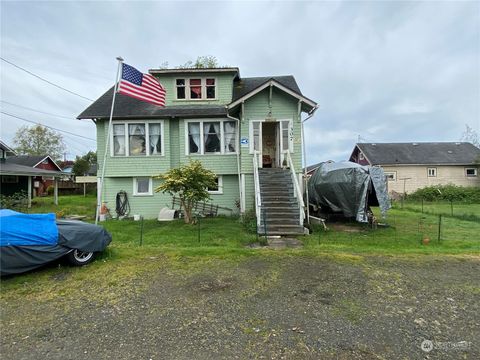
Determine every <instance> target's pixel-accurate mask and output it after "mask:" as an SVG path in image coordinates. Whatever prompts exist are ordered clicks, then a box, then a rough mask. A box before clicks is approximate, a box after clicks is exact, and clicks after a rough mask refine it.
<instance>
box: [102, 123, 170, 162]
mask: <svg viewBox="0 0 480 360" xmlns="http://www.w3.org/2000/svg"><path fill="white" fill-rule="evenodd" d="M111 144H112V145H111V153H112V156H155V155H163V122H161V121H147V122H141V121H135V122H122V123H116V124H115V123H114V124H113V128H112V138H111Z"/></svg>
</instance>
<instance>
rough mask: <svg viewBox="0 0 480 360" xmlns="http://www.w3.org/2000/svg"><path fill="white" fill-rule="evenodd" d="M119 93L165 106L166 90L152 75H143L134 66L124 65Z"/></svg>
mask: <svg viewBox="0 0 480 360" xmlns="http://www.w3.org/2000/svg"><path fill="white" fill-rule="evenodd" d="M118 92H119V93H120V94H124V95H127V96H131V97H133V98H136V99H139V100H143V101H146V102H149V103H151V104H155V105H158V106H165V92H166V91H165V89H164V88H163V86H162V84H160V82H159V81H158V80H157V79H156V78H155V77H154V76H152V75H150V74H142V73H141V72H140V71H138V70H137V69H135V68H134V67H133V66H130V65H127V64H122V78H121V80H120V84H119V86H118Z"/></svg>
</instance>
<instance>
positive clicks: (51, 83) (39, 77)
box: [0, 57, 94, 101]
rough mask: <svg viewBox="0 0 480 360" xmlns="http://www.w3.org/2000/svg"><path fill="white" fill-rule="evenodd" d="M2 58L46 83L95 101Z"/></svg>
mask: <svg viewBox="0 0 480 360" xmlns="http://www.w3.org/2000/svg"><path fill="white" fill-rule="evenodd" d="M0 59H2V60H3V61H5V62H6V63H8V64H10V65H12V66H15V67H16V68H17V69H20V70H22V71H25V72H26V73H27V74H30V75H32V76H35V77H36V78H38V79H40V80H42V81H45V82H46V83H49V84H50V85H53V86H55V87H57V88H59V89H62V90H64V91H66V92H69V93H70V94H73V95H76V96H79V97H81V98H82V99H85V100H89V101H94V100H92V99H89V98H87V97H85V96H83V95H80V94H77V93H76V92H73V91H71V90H68V89H65V88H64V87H62V86H60V85H57V84H54V83H53V82H51V81H48V80H47V79H44V78H42V77H41V76H38V75H36V74H34V73H32V72H31V71H28V70H27V69H24V68H22V67H21V66H18V65H16V64H14V63H12V62H11V61H8V60H6V59H4V58H3V57H0Z"/></svg>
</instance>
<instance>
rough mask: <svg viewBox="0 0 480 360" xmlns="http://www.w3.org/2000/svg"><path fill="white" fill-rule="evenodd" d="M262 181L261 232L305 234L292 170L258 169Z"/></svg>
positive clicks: (259, 230)
mask: <svg viewBox="0 0 480 360" xmlns="http://www.w3.org/2000/svg"><path fill="white" fill-rule="evenodd" d="M258 177H259V181H260V196H261V200H262V201H261V209H260V226H259V227H258V233H259V234H265V224H266V227H267V228H266V230H267V235H272V236H273V235H303V234H304V228H303V226H302V225H300V205H299V203H298V201H297V199H296V198H295V195H294V188H293V187H294V184H293V181H292V176H291V174H290V170H283V169H278V168H263V169H258Z"/></svg>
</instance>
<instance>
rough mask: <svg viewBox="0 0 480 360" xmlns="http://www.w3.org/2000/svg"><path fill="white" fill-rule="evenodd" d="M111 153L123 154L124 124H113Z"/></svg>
mask: <svg viewBox="0 0 480 360" xmlns="http://www.w3.org/2000/svg"><path fill="white" fill-rule="evenodd" d="M113 155H125V125H123V124H118V125H113Z"/></svg>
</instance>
